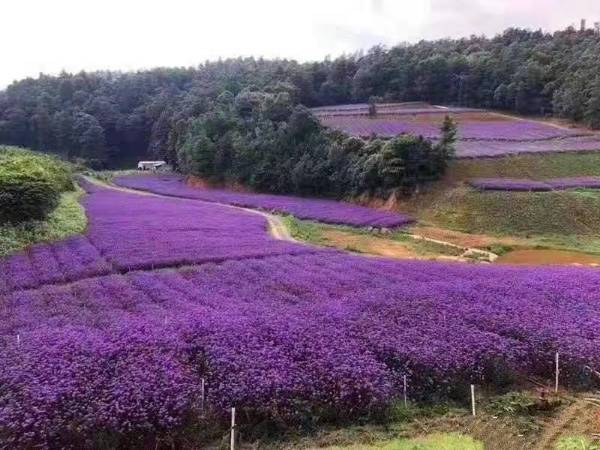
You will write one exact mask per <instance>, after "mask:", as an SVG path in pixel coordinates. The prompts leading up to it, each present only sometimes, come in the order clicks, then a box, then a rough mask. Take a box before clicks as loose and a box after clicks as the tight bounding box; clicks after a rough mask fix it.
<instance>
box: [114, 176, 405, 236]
mask: <svg viewBox="0 0 600 450" xmlns="http://www.w3.org/2000/svg"><path fill="white" fill-rule="evenodd" d="M114 182H115V184H117V185H119V186H123V187H128V188H133V189H140V190H144V191H149V192H154V193H157V194H165V195H171V196H174V197H181V198H190V199H197V200H204V201H208V202H217V203H224V204H229V205H235V206H241V207H245V208H256V209H261V210H266V211H274V212H278V213H284V214H291V215H293V216H295V217H297V218H299V219H309V220H317V221H319V222H324V223H332V224H343V225H352V226H361V227H367V226H372V227H378V228H381V227H386V228H393V227H399V226H403V225H406V224H408V223H410V222H411V219H410V218H409V217H407V216H405V215H403V214H399V213H394V212H390V211H382V210H377V209H373V208H367V207H363V206H358V205H353V204H351V203H344V202H336V201H333V200H322V199H310V198H301V197H292V196H286V195H271V194H254V193H244V192H234V191H228V190H224V189H205V188H193V187H189V186H187V185H186V184H185V180H184V178H183V177H181V176H178V175H161V176H146V175H142V176H126V177H117V178H115V180H114Z"/></svg>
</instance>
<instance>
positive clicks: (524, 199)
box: [422, 187, 600, 237]
mask: <svg viewBox="0 0 600 450" xmlns="http://www.w3.org/2000/svg"><path fill="white" fill-rule="evenodd" d="M422 217H423V218H424V219H426V220H428V221H431V222H433V223H436V224H438V225H441V226H445V227H448V228H451V229H454V230H459V231H463V232H466V233H483V234H490V235H500V236H502V235H510V236H520V237H534V236H544V235H554V236H573V235H582V236H590V237H592V236H600V191H597V192H589V191H583V192H582V191H561V192H479V191H477V190H474V189H469V188H466V187H461V188H456V189H452V190H450V191H448V192H446V193H445V194H444V195H443V196H442V197H441V198H439V199H437V200H436V202H435V203H434V204H432V205H429V207H428V208H427V209H426V210H423V211H422Z"/></svg>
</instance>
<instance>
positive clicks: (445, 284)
mask: <svg viewBox="0 0 600 450" xmlns="http://www.w3.org/2000/svg"><path fill="white" fill-rule="evenodd" d="M86 188H87V190H88V192H90V194H88V195H87V196H86V197H85V199H84V203H85V205H86V208H87V213H88V216H89V219H90V227H89V229H88V231H87V235H86V237H85V238H84V237H77V238H72V239H71V240H68V241H63V242H58V243H55V244H46V245H44V246H36V247H35V248H36V249H37V248H44V251H43V252H42V253H41V256H38V255H34V253H37V250H36V251H33V250H28V251H26V252H24V253H22V254H21V255H18V256H16V257H9V258H6V259H0V264H1V265H2V268H3V270H2V272H1V274H2V278H0V279H1V280H3V281H2V283H4V290H3V291H1V292H0V367H2V370H0V387H1V388H0V447H1V448H85V447H86V445H87V444H86V443H90V442H94V441H93V440H94V439H97V438H102V437H104V438H106V436H110V438H111V439H112V438H114V437H119V438H120V439H121V440H120V441H119V442H120V444H121V445H116V444H115V447H119V448H134V447H138V448H154V446H155V445H154V443H153V442H152V441H148V439H152V438H154V437H155V438H157V439H164V442H171V441H170V439H175V443H174V446H175V447H177V443H178V441H177V436H178V433H179V432H181V430H182V428H184V427H186V426H189V425H190V424H192V425H193V426H194V428H193V430H194V433H196V432H197V430H198V427H200V429H201V427H202V426H206V427H214V423H205V422H203V420H204V419H202V417H201V414H200V413H201V411H200V392H201V391H200V386H201V380H202V379H205V380H206V383H207V384H206V385H207V392H206V393H207V397H206V407H207V408H208V409H209V410H210V411H211V413H212V414H211V416H212V417H221V418H222V421H223V423H226V414H227V410H228V408H230V407H231V406H235V407H236V408H237V409H238V411H239V413H240V414H239V416H238V417H239V418H240V422H241V425H242V426H244V424H245V423H246V422H247V421H248V420H255V419H258V420H261V421H262V420H265V419H273V420H275V421H277V422H278V423H282V422H284V423H287V424H289V425H295V424H299V423H300V422H301V423H306V422H305V421H306V420H307V418H308V420H311V421H312V420H314V418H326V417H335V418H336V419H346V418H355V417H358V416H361V415H364V414H368V413H371V412H374V411H379V410H381V409H382V408H384V407H385V406H387V405H389V404H390V403H392V402H394V401H395V400H397V399H398V398H401V393H402V388H401V386H402V379H403V377H404V376H407V379H408V394H409V398H411V399H415V400H418V399H421V398H428V397H432V396H438V395H442V396H444V395H449V394H457V392H462V391H463V390H464V389H466V388H467V386H468V385H469V384H470V383H477V384H482V385H485V386H486V387H493V386H495V385H497V384H502V383H504V382H505V381H506V380H507V379H510V378H511V377H512V376H518V377H521V376H525V377H527V376H540V377H544V378H546V379H551V378H552V376H553V373H554V372H553V361H554V353H555V352H556V351H559V352H560V355H561V360H560V361H561V366H560V368H561V379H560V380H561V383H562V384H563V385H567V386H568V385H575V384H579V383H592V380H590V379H588V378H587V376H586V370H585V366H591V367H594V368H595V369H596V370H598V368H600V335H599V334H598V329H600V291H599V290H598V285H599V284H600V271H598V270H594V269H583V268H566V267H565V268H517V267H510V266H502V267H500V266H484V265H475V264H462V263H435V262H427V261H398V260H387V259H383V258H366V257H359V256H353V255H350V254H347V253H343V252H338V251H334V250H320V249H316V248H315V247H311V246H303V245H299V244H290V243H285V242H278V241H275V240H274V239H272V238H270V237H269V236H268V235H267V233H266V223H265V221H264V218H262V217H260V216H257V215H256V214H252V213H249V212H244V211H239V210H235V209H232V208H228V207H225V206H219V205H215V204H203V203H201V202H199V201H194V200H181V199H175V198H172V199H169V198H157V197H153V196H143V195H135V194H127V193H123V192H115V191H111V190H108V189H104V188H98V187H95V186H91V185H88V186H86ZM69 249H71V250H72V259H73V260H72V261H68V256H69V254H68V253H67V252H68V251H70V250H69ZM50 255H52V256H50ZM61 255H62V256H61ZM15 260H17V261H20V262H19V263H15ZM24 261H28V262H24ZM182 263H187V264H190V266H187V267H181V264H182ZM200 263H201V264H200ZM14 264H16V265H14ZM79 265H81V267H82V269H81V272H77V273H78V275H75V272H73V271H75V270H77V266H79ZM90 267H91V269H89V268H90ZM156 267H162V268H163V269H160V270H156ZM7 268H8V269H7ZM131 269H144V270H131ZM6 270H7V272H5V271H6ZM61 271H62V272H63V273H66V275H65V276H64V277H63V278H60V277H57V276H55V274H54V273H55V272H56V273H58V272H61ZM31 272H36V273H35V274H32V273H31ZM5 273H9V276H8V277H6V276H5ZM22 274H24V275H23V278H22V279H24V280H29V279H30V278H31V279H33V278H35V277H37V278H35V280H36V281H35V282H34V283H32V284H27V283H28V282H27V281H25V282H24V284H21V282H15V280H17V281H18V280H20V279H21V275H22ZM98 275H100V276H98ZM78 277H79V278H78ZM27 287H35V288H34V289H25V288H27ZM189 430H190V429H189V428H188V433H189ZM187 436H188V437H189V434H188V435H187ZM103 442H106V441H103ZM110 442H113V441H112V440H111V441H110Z"/></svg>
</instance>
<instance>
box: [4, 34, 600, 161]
mask: <svg viewBox="0 0 600 450" xmlns="http://www.w3.org/2000/svg"><path fill="white" fill-rule="evenodd" d="M599 74H600V36H598V35H596V34H594V32H593V31H591V30H589V31H576V30H574V29H572V28H570V29H567V30H563V31H559V32H555V33H553V34H548V33H543V32H541V31H528V30H523V29H508V30H506V31H505V32H504V33H503V34H501V35H498V36H496V37H494V38H485V37H479V36H472V37H470V38H464V39H444V40H439V41H433V42H430V41H422V42H419V43H416V44H410V45H409V44H401V45H397V46H394V47H391V48H389V49H388V48H383V47H375V48H372V49H371V50H369V51H368V52H366V53H364V54H363V53H357V54H355V55H345V56H340V57H338V58H336V59H326V60H324V61H320V62H313V63H298V62H295V61H289V60H264V59H253V58H240V59H228V60H222V61H216V62H207V63H204V64H201V65H199V66H198V67H195V68H158V69H153V70H147V71H140V72H136V73H115V72H94V73H84V72H82V73H78V74H68V73H62V74H60V75H58V76H47V75H40V76H39V77H38V78H36V79H31V78H30V79H25V80H22V81H18V82H15V83H13V84H12V85H10V86H9V87H8V88H7V89H6V90H4V91H2V92H0V143H2V144H10V145H19V146H25V147H29V148H32V149H37V150H42V151H48V152H54V153H57V154H60V155H62V156H64V157H66V158H69V159H82V160H85V161H86V162H87V163H88V164H90V165H92V166H94V167H99V168H104V167H124V166H127V165H131V163H132V162H133V161H135V160H136V159H138V158H140V157H141V156H146V155H153V156H154V157H157V158H165V159H167V160H169V161H170V162H172V163H177V162H178V153H180V152H181V151H182V148H183V147H184V146H185V144H186V142H188V144H189V141H190V139H192V140H193V138H195V136H191V135H190V134H191V133H192V134H193V131H192V130H193V129H194V127H196V128H197V127H198V125H197V122H198V120H203V119H202V117H205V116H206V114H212V113H214V112H215V111H218V110H219V106H218V102H219V100H218V98H219V97H220V96H223V95H225V97H227V96H229V97H230V98H240V94H242V93H244V92H245V94H244V95H242V96H241V98H248V97H249V96H248V93H249V92H256V91H261V95H265V94H266V95H271V96H275V97H276V96H280V98H285V102H288V103H290V104H291V105H298V104H301V105H305V106H308V107H310V106H318V105H329V104H337V103H352V102H365V101H368V100H369V99H373V98H379V99H381V100H382V101H416V100H419V101H427V102H432V103H439V104H453V105H461V106H473V107H484V108H497V109H502V110H512V111H515V112H518V113H523V114H536V115H539V114H542V115H547V114H554V115H556V116H560V117H565V118H569V119H572V120H575V121H580V122H583V123H585V124H587V125H589V126H592V127H600V75H599ZM221 98H223V97H221ZM242 110H243V108H242ZM240 111H241V110H240ZM240 111H238V112H240ZM236 114H237V113H236ZM286 114H287V113H286ZM242 115H243V111H242ZM189 145H191V144H189ZM189 145H188V148H189ZM184 156H185V155H184Z"/></svg>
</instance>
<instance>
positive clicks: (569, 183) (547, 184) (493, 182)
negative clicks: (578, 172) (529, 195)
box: [469, 177, 600, 192]
mask: <svg viewBox="0 0 600 450" xmlns="http://www.w3.org/2000/svg"><path fill="white" fill-rule="evenodd" d="M469 184H470V185H471V186H473V187H475V188H477V189H481V190H483V191H531V192H541V191H552V190H565V189H598V188H600V177H572V178H551V179H549V180H541V181H539V180H526V179H523V180H516V179H511V178H475V179H472V180H470V181H469Z"/></svg>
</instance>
